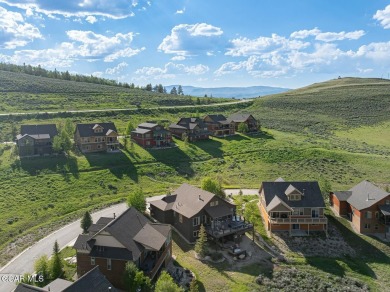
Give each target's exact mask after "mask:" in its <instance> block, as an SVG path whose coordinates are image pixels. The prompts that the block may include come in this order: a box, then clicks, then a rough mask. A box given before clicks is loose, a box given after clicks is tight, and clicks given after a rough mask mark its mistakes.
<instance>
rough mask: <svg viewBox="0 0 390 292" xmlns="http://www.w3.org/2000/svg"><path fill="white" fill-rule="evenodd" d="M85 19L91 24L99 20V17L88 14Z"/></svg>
mask: <svg viewBox="0 0 390 292" xmlns="http://www.w3.org/2000/svg"><path fill="white" fill-rule="evenodd" d="M85 20H86V21H87V22H89V23H90V24H94V23H95V22H96V21H97V18H96V17H95V16H93V15H88V16H87V17H86V18H85Z"/></svg>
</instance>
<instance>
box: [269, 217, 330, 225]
mask: <svg viewBox="0 0 390 292" xmlns="http://www.w3.org/2000/svg"><path fill="white" fill-rule="evenodd" d="M268 221H269V222H270V223H271V224H327V223H328V218H326V217H316V218H308V217H306V218H271V217H269V218H268Z"/></svg>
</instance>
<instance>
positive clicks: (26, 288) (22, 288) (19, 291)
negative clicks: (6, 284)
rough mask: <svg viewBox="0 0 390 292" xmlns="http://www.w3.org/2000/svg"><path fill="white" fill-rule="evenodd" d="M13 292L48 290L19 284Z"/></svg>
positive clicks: (45, 291) (46, 291)
mask: <svg viewBox="0 0 390 292" xmlns="http://www.w3.org/2000/svg"><path fill="white" fill-rule="evenodd" d="M14 292H48V290H46V289H43V288H39V287H37V286H32V285H28V284H24V283H19V284H18V286H17V287H16V289H15V290H14Z"/></svg>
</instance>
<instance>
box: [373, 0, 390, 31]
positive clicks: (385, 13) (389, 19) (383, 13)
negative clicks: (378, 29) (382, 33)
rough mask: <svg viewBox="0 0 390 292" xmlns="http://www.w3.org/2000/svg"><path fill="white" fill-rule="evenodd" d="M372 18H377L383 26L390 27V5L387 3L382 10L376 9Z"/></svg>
mask: <svg viewBox="0 0 390 292" xmlns="http://www.w3.org/2000/svg"><path fill="white" fill-rule="evenodd" d="M373 18H374V19H375V20H378V21H379V22H380V24H381V25H382V26H383V28H385V29H390V5H387V6H386V8H385V9H383V10H378V11H377V12H376V13H375V15H374V16H373Z"/></svg>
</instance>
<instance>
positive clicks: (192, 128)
mask: <svg viewBox="0 0 390 292" xmlns="http://www.w3.org/2000/svg"><path fill="white" fill-rule="evenodd" d="M169 130H170V131H171V133H172V135H173V136H175V137H177V138H180V139H182V138H183V134H184V133H185V134H186V135H187V137H188V141H190V142H193V141H198V140H206V139H208V138H209V136H210V134H211V133H210V131H209V130H208V128H207V125H206V124H205V123H204V122H203V121H202V120H201V119H199V118H181V119H180V120H179V121H178V122H177V123H176V124H171V125H170V126H169Z"/></svg>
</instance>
